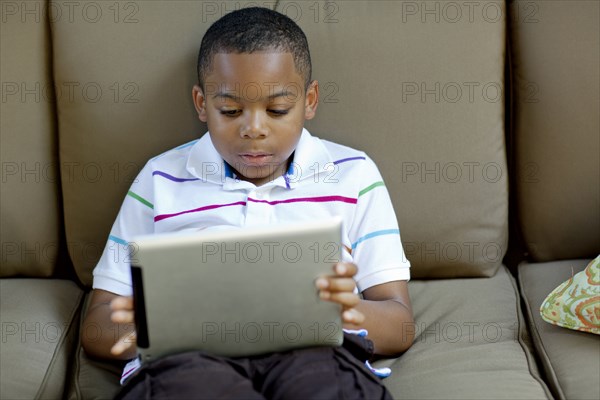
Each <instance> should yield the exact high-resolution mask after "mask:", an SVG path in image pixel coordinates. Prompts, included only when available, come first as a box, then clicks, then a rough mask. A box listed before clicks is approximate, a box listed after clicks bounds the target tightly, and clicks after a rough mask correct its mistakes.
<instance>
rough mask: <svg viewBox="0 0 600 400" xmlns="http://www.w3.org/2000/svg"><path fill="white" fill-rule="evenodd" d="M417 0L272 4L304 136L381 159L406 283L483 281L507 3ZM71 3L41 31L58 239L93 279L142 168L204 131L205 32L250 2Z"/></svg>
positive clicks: (497, 164)
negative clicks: (200, 110) (301, 87)
mask: <svg viewBox="0 0 600 400" xmlns="http://www.w3.org/2000/svg"><path fill="white" fill-rule="evenodd" d="M66 3H68V2H56V5H57V6H59V5H61V4H62V6H61V7H63V8H65V9H66V8H67V4H66ZM421 3H422V2H370V3H369V2H367V1H357V2H319V1H315V2H286V1H280V2H277V10H279V11H281V12H283V13H285V14H287V15H288V16H290V17H291V18H292V19H294V20H296V22H297V23H298V24H299V25H300V26H301V27H302V28H303V29H304V30H305V32H306V33H307V36H308V38H309V44H310V46H311V52H312V58H313V64H314V78H316V79H318V80H319V81H320V82H321V105H320V108H319V110H318V114H317V118H316V120H314V121H312V122H311V123H310V124H309V125H308V128H309V129H311V131H312V132H313V134H315V135H317V136H320V137H323V138H325V139H330V140H334V141H337V142H341V143H344V144H347V145H350V146H353V147H357V148H360V149H362V150H365V151H367V152H368V153H369V155H370V156H371V157H372V158H374V159H375V161H376V162H377V163H378V165H379V167H380V169H381V171H382V173H383V175H384V178H385V179H386V182H387V186H388V188H389V191H390V193H391V195H392V198H393V201H394V203H395V207H396V210H397V214H398V218H399V221H400V229H401V232H402V238H403V241H404V246H405V250H406V253H407V256H408V258H409V260H410V261H411V262H412V265H413V272H412V274H413V277H453V276H489V275H492V274H493V273H494V272H495V271H496V269H497V267H498V266H499V265H500V263H501V260H502V256H503V254H504V252H505V250H506V232H507V229H506V228H507V174H506V165H505V148H504V125H503V121H504V120H503V110H504V96H503V89H504V88H503V68H504V35H505V18H504V17H505V9H504V4H503V2H497V1H496V2H484V3H481V5H480V6H479V8H477V9H473V10H472V11H469V9H465V8H460V10H459V9H456V8H454V9H449V8H448V7H445V6H444V7H442V6H443V4H442V3H441V2H431V3H430V4H429V3H428V4H427V5H423V4H421ZM425 3H427V2H425ZM78 4H79V6H78V7H80V8H81V10H80V12H79V13H75V16H74V18H75V19H77V20H75V21H72V22H71V21H68V20H66V19H65V18H63V19H60V20H57V21H54V22H53V25H52V27H53V37H54V41H55V43H54V54H55V76H56V81H57V85H58V86H61V87H64V88H65V90H66V88H69V89H70V88H73V99H72V100H71V98H68V97H65V96H63V97H62V98H61V99H59V102H58V108H59V115H60V119H59V124H60V139H61V141H60V156H61V160H62V166H63V168H62V178H63V196H64V201H65V220H66V229H67V237H68V238H69V240H70V241H71V242H78V243H79V244H80V246H79V248H78V249H74V248H73V246H71V247H72V251H71V256H72V258H73V260H74V263H75V266H76V268H77V270H78V273H79V275H80V278H81V279H82V280H83V281H84V282H85V283H88V284H89V283H90V282H91V270H92V269H93V267H94V266H95V263H96V261H97V259H98V257H99V256H100V252H101V251H102V249H103V247H104V244H105V243H106V238H107V236H108V232H109V230H110V227H111V224H112V222H113V221H114V218H115V216H116V214H117V211H118V208H119V206H120V204H121V202H122V200H123V197H124V196H125V194H126V192H127V188H128V187H129V185H130V184H131V180H132V179H133V178H134V177H135V175H136V173H137V171H138V170H139V169H140V168H141V167H142V166H143V164H144V162H145V161H146V160H147V159H148V158H150V157H151V156H153V155H156V154H158V153H160V152H162V151H164V150H167V149H168V148H171V147H174V146H175V145H177V144H180V143H184V142H186V141H189V140H192V139H194V138H196V137H198V136H200V134H202V133H203V132H204V131H205V129H206V128H205V126H202V125H201V124H200V123H199V122H198V121H197V119H196V114H195V112H194V109H193V105H192V102H191V94H190V90H191V87H192V85H193V84H194V83H195V81H196V78H195V62H196V55H197V50H198V47H199V43H200V40H201V38H202V35H203V33H204V32H205V31H206V29H207V28H208V26H209V25H210V24H211V23H212V22H214V21H215V20H216V19H217V18H219V17H220V16H222V15H224V14H225V13H226V12H229V11H231V10H233V9H235V8H238V7H240V6H245V5H256V2H189V1H181V2H180V1H170V2H128V3H119V5H118V6H115V5H114V4H113V3H111V2H109V3H106V4H104V2H78ZM115 4H116V3H115ZM265 4H267V5H269V6H275V2H271V3H265ZM261 5H262V4H261ZM406 5H409V6H410V7H408V8H406ZM460 7H463V6H460ZM430 8H432V9H433V10H434V11H433V13H434V14H435V15H433V14H431V12H430V11H428V10H429V9H430ZM84 9H86V10H87V11H86V12H84ZM117 9H118V10H117ZM436 10H437V11H436ZM92 11H95V13H93V14H92ZM117 11H118V13H117ZM454 12H460V16H459V17H458V19H457V15H455V14H453V13H454ZM436 13H437V14H436ZM471 14H473V15H471ZM67 166H72V167H69V168H67Z"/></svg>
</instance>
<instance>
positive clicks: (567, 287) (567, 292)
mask: <svg viewBox="0 0 600 400" xmlns="http://www.w3.org/2000/svg"><path fill="white" fill-rule="evenodd" d="M540 313H541V314H542V318H543V319H544V321H546V322H549V323H551V324H554V325H558V326H562V327H564V328H569V329H575V330H578V331H584V332H591V333H595V334H596V335H600V256H598V257H596V258H595V259H594V260H592V261H591V262H590V263H589V264H588V266H587V267H586V268H585V269H584V270H583V271H581V272H579V273H577V274H575V276H573V277H571V279H569V280H568V281H566V282H563V283H561V284H560V286H558V287H557V288H556V289H554V290H553V291H552V293H550V294H549V295H548V297H546V300H544V302H543V303H542V306H541V307H540Z"/></svg>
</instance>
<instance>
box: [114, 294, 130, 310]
mask: <svg viewBox="0 0 600 400" xmlns="http://www.w3.org/2000/svg"><path fill="white" fill-rule="evenodd" d="M110 308H111V310H133V297H125V296H119V297H115V298H114V299H113V300H112V301H111V302H110Z"/></svg>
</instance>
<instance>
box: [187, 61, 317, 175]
mask: <svg viewBox="0 0 600 400" xmlns="http://www.w3.org/2000/svg"><path fill="white" fill-rule="evenodd" d="M304 89H305V86H304V78H303V77H302V76H301V75H300V74H299V73H298V72H296V68H295V66H294V59H293V57H292V54H291V53H273V52H258V53H251V54H234V53H217V54H216V55H215V57H214V59H213V65H212V71H211V72H210V73H209V74H208V75H207V77H206V79H205V83H204V91H203V90H202V89H201V88H200V87H199V86H194V89H193V91H192V95H193V97H194V104H195V106H196V110H197V111H198V118H199V119H200V120H201V121H202V122H206V123H207V125H208V129H209V132H210V136H211V139H212V142H213V144H214V146H215V148H216V149H217V151H218V152H219V154H220V155H221V157H223V159H224V160H225V161H227V163H228V164H229V165H231V167H233V169H235V171H236V173H237V176H238V177H239V178H240V179H243V180H246V181H249V182H252V183H254V184H255V185H257V186H259V185H262V184H264V183H266V182H269V181H272V180H273V179H275V178H277V177H278V176H280V175H283V174H284V173H285V172H286V170H287V168H288V162H289V161H290V157H291V155H292V153H293V152H294V149H295V148H296V145H297V144H298V140H299V139H300V135H301V134H302V127H303V126H304V121H305V120H307V119H312V118H313V117H314V115H315V111H316V109H317V104H318V97H319V95H318V94H319V91H318V83H317V82H316V81H314V82H313V83H312V84H311V85H310V87H309V89H308V90H306V91H305V90H304Z"/></svg>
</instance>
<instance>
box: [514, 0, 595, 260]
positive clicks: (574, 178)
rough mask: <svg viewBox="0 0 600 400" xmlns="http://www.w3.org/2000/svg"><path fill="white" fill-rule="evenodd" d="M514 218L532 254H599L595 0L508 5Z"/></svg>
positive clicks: (539, 256)
mask: <svg viewBox="0 0 600 400" xmlns="http://www.w3.org/2000/svg"><path fill="white" fill-rule="evenodd" d="M510 10H511V14H512V15H511V21H512V31H511V37H512V43H511V47H512V71H513V85H514V95H515V98H514V122H515V126H514V135H515V139H516V157H517V160H516V161H517V169H518V171H519V172H520V174H519V175H518V176H517V184H518V186H517V194H518V206H519V217H520V222H521V227H522V233H523V237H524V239H525V242H526V245H527V248H528V251H529V253H530V255H531V257H532V259H533V260H535V261H549V260H558V259H568V258H593V257H595V256H597V255H598V253H600V187H599V185H600V183H599V182H600V156H599V154H600V135H599V134H598V132H600V114H599V113H598V110H599V109H600V81H599V80H600V63H599V61H598V60H599V59H600V54H599V52H600V20H599V16H600V3H598V2H597V1H566V2H565V1H537V2H530V1H514V2H513V3H512V5H511V8H510Z"/></svg>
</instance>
